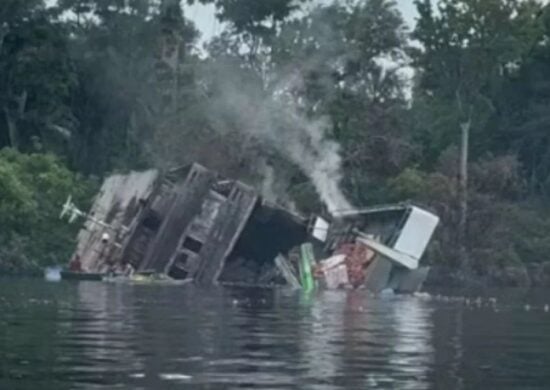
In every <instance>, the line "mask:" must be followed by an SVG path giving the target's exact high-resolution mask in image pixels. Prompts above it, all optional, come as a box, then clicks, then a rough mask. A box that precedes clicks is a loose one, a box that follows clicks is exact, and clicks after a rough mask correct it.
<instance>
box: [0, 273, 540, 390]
mask: <svg viewBox="0 0 550 390" xmlns="http://www.w3.org/2000/svg"><path fill="white" fill-rule="evenodd" d="M533 307H535V308H536V305H534V306H533ZM549 331H550V313H547V312H544V311H543V310H536V309H533V310H530V311H528V312H527V311H525V310H523V305H519V304H518V305H509V306H508V307H506V306H505V305H501V306H500V308H499V310H495V307H492V306H482V307H472V306H467V305H465V304H463V303H460V302H443V301H437V300H434V299H427V298H426V297H399V296H392V295H389V296H382V297H377V298H374V297H370V296H368V295H367V294H366V293H364V292H360V291H352V292H344V291H336V292H334V291H332V292H331V291H327V292H319V293H316V294H309V295H305V294H302V293H301V292H289V291H283V290H280V291H274V290H261V289H257V290H239V289H212V290H203V289H199V288H197V287H193V286H172V287H158V286H157V287H154V286H130V285H123V284H102V283H94V282H86V283H42V282H39V281H5V280H2V281H0V389H35V388H40V389H41V390H46V389H55V390H57V389H75V388H80V389H116V388H122V389H161V388H162V389H170V388H182V387H184V388H200V389H240V388H264V389H366V388H368V389H377V388H378V389H388V388H390V389H392V388H393V389H471V388H480V389H493V388H499V389H501V388H539V389H545V388H549V387H550V372H549V370H548V367H550V336H549V334H550V333H549Z"/></svg>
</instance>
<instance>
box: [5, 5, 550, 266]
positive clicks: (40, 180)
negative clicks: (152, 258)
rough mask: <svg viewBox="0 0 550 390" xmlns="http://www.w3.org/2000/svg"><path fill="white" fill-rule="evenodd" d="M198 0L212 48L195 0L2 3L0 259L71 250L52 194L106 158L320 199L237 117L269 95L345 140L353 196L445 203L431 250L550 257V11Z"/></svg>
mask: <svg viewBox="0 0 550 390" xmlns="http://www.w3.org/2000/svg"><path fill="white" fill-rule="evenodd" d="M195 1H196V2H200V3H203V4H208V3H212V5H213V6H214V7H215V8H216V10H217V11H216V12H217V18H218V19H219V20H220V23H222V26H224V29H223V32H222V33H221V34H220V35H218V36H216V37H214V38H212V39H210V40H209V41H208V42H205V41H204V39H203V40H201V38H200V34H199V32H198V31H197V29H196V28H195V26H194V25H193V23H192V21H191V20H190V19H189V15H188V14H186V10H187V9H188V6H189V5H190V4H192V3H193V0H187V1H181V2H180V1H177V0H58V1H56V2H52V1H45V0H2V1H1V2H0V149H3V150H2V152H1V153H0V226H1V227H0V269H2V270H4V271H5V270H8V271H9V270H18V269H32V268H33V267H36V266H40V265H47V264H54V263H59V262H61V263H63V262H65V261H66V259H67V258H68V254H69V253H70V252H71V249H72V245H74V238H75V227H74V226H68V225H66V224H65V223H63V222H60V221H59V219H58V213H59V210H60V206H61V205H62V204H63V202H64V200H65V198H66V196H67V195H68V194H69V193H72V194H73V197H75V198H76V199H77V200H78V202H79V205H81V206H83V207H86V205H87V204H88V202H89V200H90V196H91V194H93V192H94V191H95V189H97V183H98V179H99V178H101V177H104V176H105V175H106V174H108V173H109V172H112V171H115V170H128V169H140V168H143V167H150V166H154V167H159V168H166V167H170V166H175V165H181V164H184V163H188V162H190V161H199V162H202V163H203V164H206V165H207V166H209V167H212V168H214V169H218V170H220V171H221V172H222V173H224V174H226V175H229V176H232V177H240V178H243V179H244V180H246V181H249V182H251V183H253V184H255V185H258V186H259V187H261V186H263V187H265V184H266V180H267V179H266V178H267V177H269V183H268V184H269V188H270V190H269V191H270V195H271V196H272V197H274V198H276V199H277V200H278V201H280V202H282V203H287V204H295V205H296V207H297V208H298V209H301V210H303V211H310V210H312V209H313V210H319V209H321V208H322V207H323V206H322V204H321V203H320V202H319V200H318V198H317V196H316V194H315V191H314V189H313V187H312V185H311V184H310V183H309V180H308V179H307V177H306V176H305V175H304V174H303V173H302V170H300V169H298V167H297V166H296V165H295V164H294V163H293V162H292V161H289V159H288V158H286V157H285V156H284V154H282V153H281V149H280V148H272V147H270V145H269V143H265V142H259V141H258V138H257V137H255V133H254V130H247V131H242V128H243V126H244V127H247V128H248V127H250V128H256V129H257V131H265V130H262V129H261V127H265V129H269V131H276V129H277V126H272V123H266V121H270V122H273V121H277V120H278V118H279V119H281V120H282V119H283V118H284V117H286V115H285V114H286V113H285V112H280V113H275V112H273V113H271V114H270V115H268V116H267V117H266V116H261V117H258V115H256V114H257V113H258V112H259V111H262V110H265V109H266V107H267V110H271V108H269V107H270V106H269V105H268V104H267V103H268V102H270V101H272V99H273V98H274V97H276V96H278V98H279V99H281V98H282V99H284V100H286V101H287V102H290V103H291V104H292V106H293V107H294V109H295V112H294V113H295V114H297V115H299V117H300V118H301V120H308V121H312V123H318V122H315V121H322V123H323V126H321V127H320V128H322V131H323V132H324V136H325V137H327V138H328V139H330V140H333V141H336V142H338V144H339V145H340V156H341V158H342V171H343V178H344V179H343V182H342V186H343V188H344V192H345V193H346V195H347V196H348V197H349V199H350V200H351V202H352V203H353V204H355V205H363V206H364V205H372V204H376V203H388V202H394V201H404V200H413V201H415V202H418V203H420V204H423V205H426V206H428V207H431V208H432V209H434V210H436V211H437V213H438V214H439V215H440V216H441V218H442V225H441V226H440V228H439V229H438V232H437V235H436V237H435V239H434V242H433V245H432V246H431V248H430V251H429V256H428V258H427V261H428V262H431V263H432V264H444V265H448V266H450V267H453V268H455V269H469V270H473V271H475V272H477V273H478V274H483V273H486V272H488V271H487V270H489V269H491V268H492V267H493V268H494V267H507V266H510V265H515V266H518V265H522V264H533V263H544V262H547V261H548V260H549V259H548V253H550V235H549V234H548V231H549V229H550V210H549V207H548V204H549V203H550V202H549V200H550V6H548V5H544V4H543V3H542V2H538V1H534V0H505V1H504V0H483V1H480V0H437V1H436V0H433V1H432V0H416V1H415V4H416V7H417V10H418V18H417V21H416V24H415V26H413V27H410V26H407V24H406V23H405V22H404V20H403V17H402V15H401V14H400V12H399V10H398V8H397V6H396V4H395V2H394V1H392V0H356V1H352V0H349V1H343V0H342V1H336V2H334V3H328V2H327V3H322V4H320V3H319V2H316V1H313V0H299V1H298V0H294V1H293V0H274V1H258V0H195ZM281 96H282V97H281ZM228 102H230V103H231V104H226V103H228ZM264 102H265V103H266V104H265V105H264ZM254 105H257V106H254ZM260 106H261V107H260ZM229 110H232V111H235V110H237V112H228V111H229ZM291 119H292V118H291ZM281 123H284V126H286V127H287V129H286V131H288V130H289V129H290V130H292V126H293V122H292V120H285V121H284V122H281ZM464 123H469V125H470V129H471V130H470V131H471V135H470V138H471V144H470V164H469V175H470V178H469V193H468V200H469V214H468V225H467V237H466V238H467V243H468V245H467V255H468V256H467V261H466V262H464V260H463V259H461V258H460V257H459V256H458V255H457V250H456V248H457V238H458V237H459V234H458V231H457V229H458V220H459V193H460V192H459V185H458V176H459V173H458V168H459V161H458V159H459V147H460V129H461V125H463V124H464ZM279 126H281V125H279ZM271 137H273V139H276V137H277V136H274V135H273V134H271ZM264 139H265V137H264ZM94 178H95V179H94Z"/></svg>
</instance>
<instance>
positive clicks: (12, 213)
mask: <svg viewBox="0 0 550 390" xmlns="http://www.w3.org/2000/svg"><path fill="white" fill-rule="evenodd" d="M94 188H95V187H94V185H93V184H92V183H91V182H90V181H87V180H85V179H83V178H82V177H81V176H79V175H76V174H74V173H72V172H70V171H69V170H68V169H67V168H66V167H65V166H64V165H63V164H62V163H61V162H60V161H59V159H57V158H56V157H55V156H53V155H51V154H36V153H35V154H22V153H19V152H17V151H15V150H13V149H3V150H0V221H2V230H1V232H0V248H1V249H0V270H1V271H2V272H20V271H22V270H25V271H36V270H38V269H39V267H43V266H46V265H52V264H64V263H65V262H66V261H67V260H68V259H69V257H70V255H71V253H72V251H73V249H74V245H75V242H76V241H75V238H76V233H77V231H78V229H79V227H78V225H69V224H67V223H66V221H61V220H59V213H60V211H61V205H62V204H63V203H64V201H65V199H66V198H67V196H68V195H70V194H72V196H73V197H74V199H75V201H76V202H77V203H78V204H80V205H82V206H86V205H89V204H90V200H91V195H92V193H93V189H94Z"/></svg>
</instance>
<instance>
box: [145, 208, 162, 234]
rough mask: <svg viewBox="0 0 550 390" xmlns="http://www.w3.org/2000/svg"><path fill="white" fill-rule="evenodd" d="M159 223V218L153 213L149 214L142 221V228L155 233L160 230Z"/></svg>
mask: <svg viewBox="0 0 550 390" xmlns="http://www.w3.org/2000/svg"><path fill="white" fill-rule="evenodd" d="M161 223H162V220H161V218H160V217H159V215H158V214H157V213H155V212H153V211H151V212H149V213H148V214H147V216H146V217H145V219H144V220H143V226H144V227H146V228H147V229H149V230H152V231H154V232H156V231H157V230H158V229H159V228H160V225H161Z"/></svg>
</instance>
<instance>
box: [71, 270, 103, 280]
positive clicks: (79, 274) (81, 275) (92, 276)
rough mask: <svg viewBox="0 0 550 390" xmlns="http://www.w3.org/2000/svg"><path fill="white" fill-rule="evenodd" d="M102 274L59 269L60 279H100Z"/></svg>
mask: <svg viewBox="0 0 550 390" xmlns="http://www.w3.org/2000/svg"><path fill="white" fill-rule="evenodd" d="M104 276H105V275H104V274H100V273H88V272H73V271H61V279H62V280H87V281H98V282H99V281H102V280H103V277H104Z"/></svg>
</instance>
